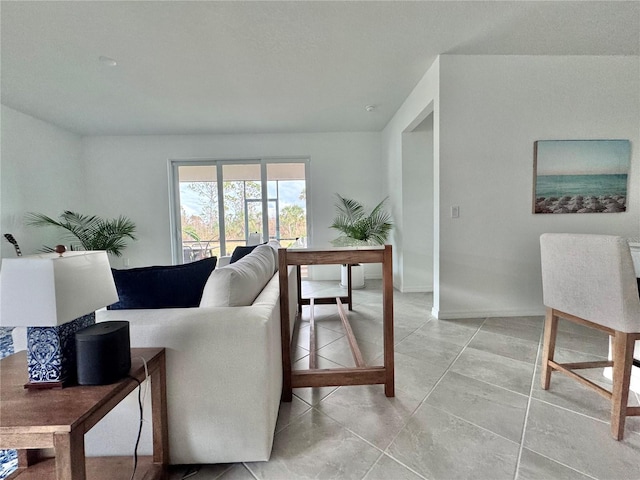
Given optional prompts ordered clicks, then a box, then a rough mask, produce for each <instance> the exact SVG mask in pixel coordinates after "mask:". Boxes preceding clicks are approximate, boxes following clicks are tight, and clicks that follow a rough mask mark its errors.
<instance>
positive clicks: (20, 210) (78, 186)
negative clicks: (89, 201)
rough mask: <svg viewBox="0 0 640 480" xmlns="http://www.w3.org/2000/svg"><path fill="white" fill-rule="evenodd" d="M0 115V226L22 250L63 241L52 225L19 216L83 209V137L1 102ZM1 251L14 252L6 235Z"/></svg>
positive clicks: (4, 254)
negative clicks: (31, 223) (36, 223)
mask: <svg viewBox="0 0 640 480" xmlns="http://www.w3.org/2000/svg"><path fill="white" fill-rule="evenodd" d="M0 115H1V122H0V123H1V135H2V138H1V142H0V143H1V150H0V157H1V163H0V167H1V171H2V174H1V177H0V178H1V180H0V182H1V183H0V224H1V225H0V231H1V233H2V234H5V233H11V234H13V236H14V237H15V238H16V240H17V241H18V243H19V244H20V248H21V250H22V253H23V254H24V255H27V254H32V253H37V251H38V250H39V249H40V248H42V246H43V245H49V246H55V245H56V244H58V243H64V242H63V239H62V238H61V237H60V236H59V235H57V234H56V230H55V229H49V228H46V229H43V228H34V227H25V226H24V221H23V220H24V214H25V213H27V212H40V213H45V214H47V215H49V216H54V217H57V216H58V215H59V214H60V213H62V212H63V211H64V210H75V211H80V212H86V202H85V198H86V197H85V188H84V168H83V163H82V157H81V147H82V144H81V139H80V137H79V136H77V135H75V134H72V133H69V132H68V131H66V130H62V129H60V128H58V127H55V126H53V125H51V124H49V123H46V122H43V121H41V120H38V119H36V118H33V117H31V116H29V115H25V114H23V113H21V112H18V111H16V110H14V109H12V108H9V107H7V106H5V105H2V106H1V111H0ZM0 255H1V256H2V257H3V258H4V257H13V256H15V250H14V249H13V247H12V246H11V245H10V244H9V243H8V242H6V241H5V240H4V238H2V242H1V248H0Z"/></svg>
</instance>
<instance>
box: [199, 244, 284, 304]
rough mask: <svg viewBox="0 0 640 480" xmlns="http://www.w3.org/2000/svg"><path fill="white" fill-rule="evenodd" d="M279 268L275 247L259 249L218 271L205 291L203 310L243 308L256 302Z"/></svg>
mask: <svg viewBox="0 0 640 480" xmlns="http://www.w3.org/2000/svg"><path fill="white" fill-rule="evenodd" d="M275 269H276V264H275V261H274V255H273V248H271V247H270V246H268V245H259V246H257V247H256V248H255V249H254V250H253V251H252V252H251V253H250V254H248V255H246V256H244V257H243V258H241V259H240V260H238V261H237V262H235V263H232V264H230V265H227V266H226V267H222V268H216V269H215V270H214V271H213V272H211V275H210V276H209V279H208V280H207V283H206V284H205V286H204V290H203V292H202V299H201V300H200V306H201V307H241V306H248V305H251V304H252V303H253V301H254V300H255V299H256V297H257V296H258V294H259V293H260V292H261V291H262V289H263V288H264V286H265V285H266V284H267V282H269V280H270V279H271V277H273V274H274V272H275Z"/></svg>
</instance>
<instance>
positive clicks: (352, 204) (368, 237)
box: [331, 194, 393, 247]
mask: <svg viewBox="0 0 640 480" xmlns="http://www.w3.org/2000/svg"><path fill="white" fill-rule="evenodd" d="M336 197H337V198H338V200H337V202H336V210H337V215H336V217H335V219H334V221H333V224H332V225H331V228H334V229H336V230H338V231H340V232H341V233H342V235H341V236H340V237H338V238H337V239H335V240H333V241H332V242H331V243H332V244H333V245H334V246H337V247H349V246H365V245H383V244H384V243H385V242H386V241H387V238H388V236H389V232H390V231H391V228H393V223H392V222H391V215H390V214H389V212H387V211H386V210H385V209H384V206H385V202H386V201H387V198H385V199H383V200H382V201H381V202H380V203H379V204H378V205H376V206H375V207H374V208H373V210H371V213H369V214H368V215H367V213H366V211H365V208H364V206H363V205H362V204H361V203H359V202H357V201H356V200H352V199H349V198H344V197H342V196H341V195H339V194H336Z"/></svg>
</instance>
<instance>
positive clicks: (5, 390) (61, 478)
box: [0, 348, 169, 480]
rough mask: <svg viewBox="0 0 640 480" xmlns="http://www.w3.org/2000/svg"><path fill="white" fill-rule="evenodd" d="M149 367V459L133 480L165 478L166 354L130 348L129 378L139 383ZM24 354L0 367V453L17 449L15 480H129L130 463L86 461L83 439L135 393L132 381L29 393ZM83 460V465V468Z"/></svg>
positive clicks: (112, 459) (143, 461)
mask: <svg viewBox="0 0 640 480" xmlns="http://www.w3.org/2000/svg"><path fill="white" fill-rule="evenodd" d="M140 357H142V358H144V359H145V361H146V362H147V369H148V371H149V376H150V378H151V389H150V391H151V402H152V417H153V457H139V458H138V469H137V472H136V476H135V478H136V479H144V480H152V479H153V480H155V479H163V478H166V473H165V470H166V469H165V466H166V465H167V463H168V460H169V443H168V436H167V406H166V396H167V394H166V383H165V377H166V364H165V350H164V348H133V349H132V350H131V371H130V372H129V374H130V375H131V376H132V377H135V378H136V379H137V380H138V381H140V382H142V381H143V380H144V379H145V369H144V365H143V362H142V360H141V358H140ZM26 379H27V361H26V352H24V351H22V352H18V353H16V354H14V355H10V356H8V357H6V358H4V359H2V361H0V386H1V388H0V448H3V449H4V448H6V449H9V448H15V449H18V470H16V471H15V472H14V473H13V474H11V475H10V476H9V479H11V480H13V479H19V480H29V479H34V480H35V479H37V480H45V479H57V480H85V479H87V478H88V479H90V480H94V479H102V478H104V479H107V478H108V479H113V480H116V479H123V480H128V479H129V478H130V476H131V472H132V470H133V444H132V445H131V450H132V451H131V453H132V456H131V457H91V458H88V459H85V452H84V434H85V433H86V432H87V431H89V430H90V429H91V428H92V427H93V426H94V425H95V424H96V423H98V421H99V420H100V419H101V418H102V417H104V416H105V415H106V414H107V413H108V412H109V411H110V410H112V409H113V408H114V407H115V406H116V405H117V404H118V403H120V402H121V401H122V400H123V399H124V398H125V397H126V396H127V395H128V394H129V393H130V392H132V391H133V390H135V389H136V388H137V387H138V382H136V381H134V380H133V379H132V378H124V379H122V380H120V381H118V382H116V383H113V384H111V385H100V386H80V385H79V386H74V387H68V388H63V389H53V390H27V389H25V388H24V387H23V385H24V383H25V381H26ZM45 448H50V449H51V448H52V449H53V450H54V452H55V459H51V458H49V459H41V458H40V456H39V451H38V450H40V449H45ZM85 460H86V463H85Z"/></svg>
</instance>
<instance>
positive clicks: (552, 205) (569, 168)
mask: <svg viewBox="0 0 640 480" xmlns="http://www.w3.org/2000/svg"><path fill="white" fill-rule="evenodd" d="M630 162H631V144H630V142H629V140H538V141H536V142H534V144H533V213H617V212H624V211H626V210H627V179H628V174H629V164H630Z"/></svg>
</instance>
